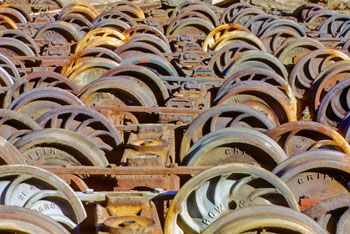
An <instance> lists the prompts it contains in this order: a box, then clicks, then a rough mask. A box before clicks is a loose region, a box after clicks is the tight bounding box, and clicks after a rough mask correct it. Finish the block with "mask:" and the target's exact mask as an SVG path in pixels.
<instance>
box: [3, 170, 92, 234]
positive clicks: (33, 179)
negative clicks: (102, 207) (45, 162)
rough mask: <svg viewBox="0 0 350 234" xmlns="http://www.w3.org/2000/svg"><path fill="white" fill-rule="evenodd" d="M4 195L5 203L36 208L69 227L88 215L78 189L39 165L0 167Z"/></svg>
mask: <svg viewBox="0 0 350 234" xmlns="http://www.w3.org/2000/svg"><path fill="white" fill-rule="evenodd" d="M0 196H1V197H2V201H1V205H7V206H19V207H25V208H29V209H32V210H36V211H38V212H39V213H42V214H44V215H47V216H49V217H51V218H52V219H53V220H55V221H57V222H59V223H61V224H62V225H63V226H65V227H66V228H68V229H74V228H75V227H76V226H77V225H78V224H79V223H80V222H82V221H83V220H84V219H85V218H86V213H85V210H84V207H83V205H82V204H81V202H80V200H79V199H78V197H77V196H76V195H75V193H74V191H73V190H72V189H71V188H70V187H69V186H68V185H67V184H66V183H65V182H64V181H62V180H61V179H60V178H59V177H57V176H56V175H54V174H52V173H50V172H48V171H45V170H43V169H40V168H37V167H33V166H27V165H14V166H2V167H0Z"/></svg>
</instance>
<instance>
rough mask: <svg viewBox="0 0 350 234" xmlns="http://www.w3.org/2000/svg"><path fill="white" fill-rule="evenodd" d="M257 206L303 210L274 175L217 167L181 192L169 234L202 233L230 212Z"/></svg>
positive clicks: (254, 169)
mask: <svg viewBox="0 0 350 234" xmlns="http://www.w3.org/2000/svg"><path fill="white" fill-rule="evenodd" d="M256 205H280V206H285V207H290V208H293V209H295V210H299V206H298V204H297V201H296V200H295V198H294V196H293V194H292V193H291V191H290V190H289V188H288V187H287V186H286V185H285V184H284V183H283V182H282V181H281V180H279V179H278V178H277V177H276V176H274V175H273V174H272V173H271V172H269V171H267V170H265V169H263V168H260V167H258V166H254V165H249V164H239V163H236V164H228V165H224V166H218V167H213V168H211V169H208V170H206V171H204V172H202V173H200V174H198V175H197V176H195V177H193V178H192V179H191V180H189V181H188V182H187V183H186V184H185V185H184V186H183V187H182V188H181V189H180V191H179V192H178V194H177V195H176V196H175V198H174V200H173V203H172V205H171V206H170V208H169V211H168V215H167V219H166V223H165V233H201V232H202V231H204V230H205V229H206V228H207V227H208V226H210V225H211V224H212V223H213V222H215V221H216V220H217V219H219V218H220V217H221V216H223V215H224V214H226V213H227V212H230V211H232V210H237V209H242V208H245V207H251V206H256ZM176 230H177V231H176Z"/></svg>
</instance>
